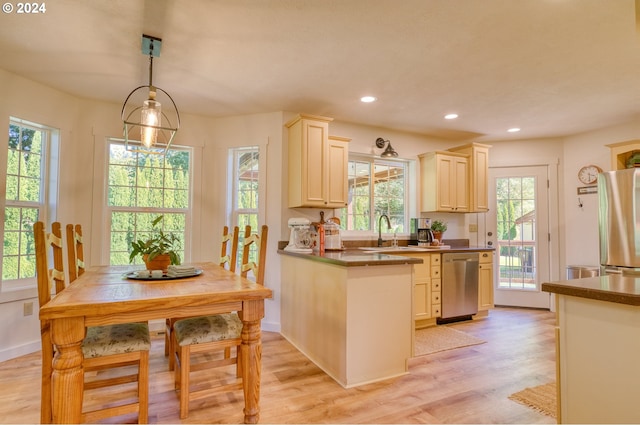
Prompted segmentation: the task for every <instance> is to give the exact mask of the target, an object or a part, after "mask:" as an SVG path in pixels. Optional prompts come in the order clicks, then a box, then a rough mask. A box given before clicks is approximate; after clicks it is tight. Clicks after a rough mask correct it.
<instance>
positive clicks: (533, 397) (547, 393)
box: [509, 382, 556, 418]
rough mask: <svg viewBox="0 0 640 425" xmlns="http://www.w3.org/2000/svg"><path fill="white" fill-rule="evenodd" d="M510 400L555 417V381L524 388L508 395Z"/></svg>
mask: <svg viewBox="0 0 640 425" xmlns="http://www.w3.org/2000/svg"><path fill="white" fill-rule="evenodd" d="M509 399H510V400H513V401H515V402H518V403H520V404H524V405H525V406H527V407H530V408H532V409H534V410H537V411H538V412H540V413H544V414H545V415H548V416H551V417H553V418H555V417H556V383H555V382H551V383H548V384H544V385H538V386H537V387H530V388H525V389H524V390H522V391H518V392H517V393H513V394H511V395H510V396H509Z"/></svg>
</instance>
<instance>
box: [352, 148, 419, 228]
mask: <svg viewBox="0 0 640 425" xmlns="http://www.w3.org/2000/svg"><path fill="white" fill-rule="evenodd" d="M407 175H408V163H407V161H403V160H395V159H386V158H377V157H369V156H364V155H363V156H358V155H353V154H351V155H350V156H349V166H348V179H349V203H348V205H347V207H346V208H342V209H341V210H340V219H341V223H342V226H343V227H344V228H345V229H346V230H361V231H375V232H377V231H378V221H379V220H378V219H379V218H380V216H381V215H382V214H386V215H387V216H388V217H389V220H390V221H391V229H389V230H387V227H386V224H383V232H384V233H392V232H397V233H406V232H408V231H409V229H408V226H407V223H408V217H407V215H408V208H407V207H406V205H407V194H408V193H409V192H408V179H407Z"/></svg>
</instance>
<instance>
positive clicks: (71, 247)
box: [67, 224, 84, 283]
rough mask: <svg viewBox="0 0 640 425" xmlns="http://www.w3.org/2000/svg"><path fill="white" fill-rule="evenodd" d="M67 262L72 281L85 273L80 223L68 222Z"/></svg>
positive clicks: (70, 280)
mask: <svg viewBox="0 0 640 425" xmlns="http://www.w3.org/2000/svg"><path fill="white" fill-rule="evenodd" d="M67 264H68V265H69V267H68V274H69V283H71V282H73V281H74V280H76V279H77V278H78V277H79V276H82V274H83V273H84V247H83V244H82V225H80V224H76V225H75V226H74V225H73V224H67Z"/></svg>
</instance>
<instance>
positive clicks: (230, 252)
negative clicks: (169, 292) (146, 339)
mask: <svg viewBox="0 0 640 425" xmlns="http://www.w3.org/2000/svg"><path fill="white" fill-rule="evenodd" d="M239 233H240V231H239V229H238V226H235V227H234V228H233V233H229V226H224V228H223V229H222V242H221V249H220V260H219V262H218V264H219V265H220V267H222V268H227V266H228V269H229V270H230V271H231V272H233V273H235V271H236V263H237V261H238V237H239ZM176 320H178V319H173V318H170V319H167V320H166V330H165V333H164V355H165V356H169V370H173V367H174V364H175V361H174V356H173V355H170V354H171V353H173V352H174V351H175V350H174V348H173V347H172V345H171V344H172V341H173V340H172V338H171V333H172V332H173V326H174V324H175V322H176ZM229 351H230V350H229ZM225 353H226V354H227V357H229V355H228V354H229V353H228V352H225Z"/></svg>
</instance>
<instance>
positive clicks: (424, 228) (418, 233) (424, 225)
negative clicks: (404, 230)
mask: <svg viewBox="0 0 640 425" xmlns="http://www.w3.org/2000/svg"><path fill="white" fill-rule="evenodd" d="M411 239H412V240H413V239H415V240H416V243H417V244H418V246H431V244H432V242H433V241H434V238H433V232H432V231H431V219H430V218H412V219H411Z"/></svg>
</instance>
